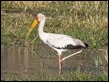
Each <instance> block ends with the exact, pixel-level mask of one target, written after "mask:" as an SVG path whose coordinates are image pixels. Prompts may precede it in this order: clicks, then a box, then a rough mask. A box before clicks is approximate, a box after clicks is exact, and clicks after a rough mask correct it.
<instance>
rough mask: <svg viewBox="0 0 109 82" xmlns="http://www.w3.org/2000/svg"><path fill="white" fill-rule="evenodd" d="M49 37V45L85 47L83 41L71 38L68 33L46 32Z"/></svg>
mask: <svg viewBox="0 0 109 82" xmlns="http://www.w3.org/2000/svg"><path fill="white" fill-rule="evenodd" d="M48 35H49V37H48V38H47V43H48V45H49V46H54V47H57V48H65V47H66V46H70V45H72V46H83V47H85V45H84V43H83V42H81V41H80V40H79V39H75V38H72V37H70V36H68V35H63V34H51V33H49V34H48Z"/></svg>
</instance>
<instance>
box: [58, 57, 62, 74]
mask: <svg viewBox="0 0 109 82" xmlns="http://www.w3.org/2000/svg"><path fill="white" fill-rule="evenodd" d="M61 73H62V61H61V55H59V75H60V74H61Z"/></svg>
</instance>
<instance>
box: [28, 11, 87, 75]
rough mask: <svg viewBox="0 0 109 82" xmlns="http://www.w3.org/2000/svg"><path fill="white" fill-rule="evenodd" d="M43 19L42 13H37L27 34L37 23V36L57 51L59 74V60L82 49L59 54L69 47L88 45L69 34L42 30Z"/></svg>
mask: <svg viewBox="0 0 109 82" xmlns="http://www.w3.org/2000/svg"><path fill="white" fill-rule="evenodd" d="M45 20H46V18H45V16H44V15H43V14H41V13H39V14H38V15H37V17H36V18H35V20H34V22H33V24H32V25H31V28H30V30H29V32H28V34H27V36H28V35H29V33H30V32H31V31H32V29H33V28H34V27H35V26H36V24H37V23H39V27H38V33H39V37H40V38H41V40H42V41H43V42H44V43H45V44H47V45H48V46H50V47H51V48H53V49H55V50H56V51H57V52H58V55H59V69H60V71H59V74H60V73H61V62H62V61H63V60H65V59H67V58H69V57H71V56H73V55H75V54H78V53H80V52H82V50H81V51H79V52H77V53H74V54H72V55H71V56H68V57H65V58H63V59H61V57H60V56H61V54H62V52H63V51H67V50H69V49H81V48H86V47H87V46H88V45H87V44H86V43H83V42H82V41H81V40H79V39H76V38H72V37H71V36H68V35H64V34H53V33H46V32H44V31H43V27H44V24H45Z"/></svg>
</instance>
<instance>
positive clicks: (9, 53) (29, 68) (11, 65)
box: [1, 45, 106, 80]
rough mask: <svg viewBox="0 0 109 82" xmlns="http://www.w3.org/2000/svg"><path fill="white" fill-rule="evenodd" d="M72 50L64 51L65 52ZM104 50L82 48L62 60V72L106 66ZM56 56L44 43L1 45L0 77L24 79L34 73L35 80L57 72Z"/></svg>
mask: <svg viewBox="0 0 109 82" xmlns="http://www.w3.org/2000/svg"><path fill="white" fill-rule="evenodd" d="M68 53H72V52H66V53H64V54H63V56H66V54H68ZM103 54H105V52H103V51H99V50H98V51H97V50H89V49H88V50H84V51H83V53H81V54H78V55H75V56H74V57H71V58H69V59H66V60H65V61H63V72H70V71H74V70H76V69H77V68H78V67H80V69H81V70H83V71H84V70H87V71H92V70H95V71H96V69H95V68H96V67H98V66H101V68H100V70H101V69H102V67H104V66H106V60H105V57H104V55H103ZM57 58H58V56H57V53H56V52H55V51H53V50H51V48H49V47H47V46H44V45H41V46H40V45H37V46H29V47H19V46H11V47H7V46H2V47H1V79H2V80H13V79H15V80H16V79H17V80H26V79H28V78H29V77H31V75H34V76H35V77H34V78H35V80H40V76H39V75H41V74H42V75H43V73H46V74H48V75H49V74H58V62H57V61H58V59H57ZM10 78H11V79H10Z"/></svg>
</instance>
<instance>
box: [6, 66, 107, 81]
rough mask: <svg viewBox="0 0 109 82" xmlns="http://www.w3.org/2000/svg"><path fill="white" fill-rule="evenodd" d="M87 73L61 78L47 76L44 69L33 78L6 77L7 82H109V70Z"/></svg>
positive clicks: (76, 73) (80, 72) (69, 74)
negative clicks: (108, 71)
mask: <svg viewBox="0 0 109 82" xmlns="http://www.w3.org/2000/svg"><path fill="white" fill-rule="evenodd" d="M98 70H99V68H97V71H98ZM97 71H96V72H97ZM96 72H87V71H81V70H80V69H77V70H75V71H71V72H68V73H66V72H65V73H63V74H62V75H61V76H59V75H58V74H56V75H51V74H49V75H48V74H47V73H46V71H45V70H44V69H40V70H39V72H38V75H37V74H32V75H31V76H29V77H28V76H27V77H26V76H25V75H24V77H22V78H19V77H18V76H17V75H15V74H13V75H12V76H9V77H6V78H5V80H6V81H36V80H38V81H108V73H107V70H105V71H102V72H99V73H97V74H96Z"/></svg>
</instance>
